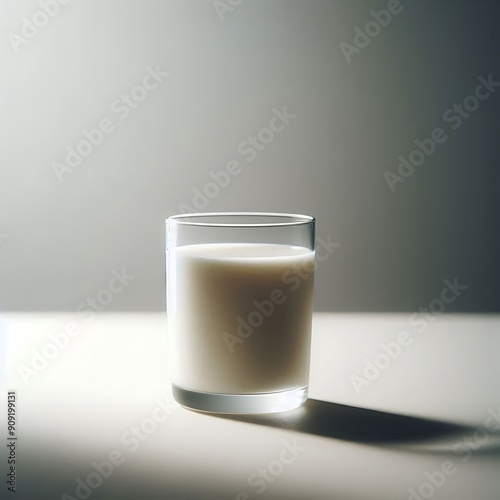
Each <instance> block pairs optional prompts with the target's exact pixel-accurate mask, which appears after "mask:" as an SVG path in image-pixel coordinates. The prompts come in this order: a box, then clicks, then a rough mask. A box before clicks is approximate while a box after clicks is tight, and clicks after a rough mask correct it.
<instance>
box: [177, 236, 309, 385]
mask: <svg viewBox="0 0 500 500" xmlns="http://www.w3.org/2000/svg"><path fill="white" fill-rule="evenodd" d="M168 258H170V259H173V261H171V262H169V270H170V272H171V273H174V274H173V275H172V274H171V275H170V276H169V282H170V285H169V290H168V309H169V311H168V312H169V351H170V353H171V355H172V358H173V359H171V360H170V366H171V378H172V382H173V383H174V384H175V385H177V386H179V387H181V388H184V389H189V390H192V391H201V392H211V393H223V394H256V393H263V392H274V391H284V390H289V389H296V388H300V387H304V386H307V385H308V377H309V358H310V336H311V317H312V305H313V304H312V301H313V281H314V251H311V250H309V249H307V248H305V247H298V246H289V245H277V244H240V243H234V244H233V243H231V244H226V243H224V244H220V243H218V244H200V245H187V246H181V247H177V248H176V249H174V250H173V254H171V255H170V256H169V257H168Z"/></svg>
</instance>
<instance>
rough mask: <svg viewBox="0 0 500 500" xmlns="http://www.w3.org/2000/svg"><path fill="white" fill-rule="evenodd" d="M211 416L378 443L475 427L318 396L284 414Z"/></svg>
mask: <svg viewBox="0 0 500 500" xmlns="http://www.w3.org/2000/svg"><path fill="white" fill-rule="evenodd" d="M211 415H212V416H215V417H218V418H226V419H231V420H238V421H241V422H247V423H252V424H257V425H266V426H270V427H277V428H280V429H287V430H293V431H297V432H304V433H308V434H313V435H317V436H323V437H328V438H333V439H341V440H345V441H355V442H362V443H377V444H397V443H411V442H420V441H428V440H435V439H441V438H444V437H451V436H457V435H462V434H463V433H464V432H471V431H473V430H474V429H473V428H471V427H467V426H463V425H460V424H454V423H448V422H440V421H437V420H431V419H424V418H420V417H411V416H406V415H397V414H394V413H387V412H382V411H378V410H370V409H366V408H358V407H355V406H347V405H342V404H338V403H332V402H329V401H320V400H317V399H308V400H307V401H306V402H305V403H304V405H302V406H301V407H300V408H297V409H295V410H291V411H288V412H284V413H269V414H263V415H236V414H231V415H228V414H215V413H214V414H211Z"/></svg>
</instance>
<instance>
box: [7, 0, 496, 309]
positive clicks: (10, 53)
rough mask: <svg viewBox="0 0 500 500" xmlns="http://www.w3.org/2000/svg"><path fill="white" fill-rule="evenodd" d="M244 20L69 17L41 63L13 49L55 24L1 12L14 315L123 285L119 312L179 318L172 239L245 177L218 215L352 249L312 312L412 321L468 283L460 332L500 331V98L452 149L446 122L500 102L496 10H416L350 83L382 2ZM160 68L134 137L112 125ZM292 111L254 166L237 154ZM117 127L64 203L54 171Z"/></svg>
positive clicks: (469, 6) (190, 9)
mask: <svg viewBox="0 0 500 500" xmlns="http://www.w3.org/2000/svg"><path fill="white" fill-rule="evenodd" d="M222 1H223V2H225V3H226V4H228V5H229V0H222ZM233 3H234V4H235V6H234V7H231V9H232V10H231V11H227V12H225V13H224V19H223V21H221V20H220V18H219V17H218V15H217V12H216V9H215V8H214V5H213V3H212V1H210V0H177V1H174V0H168V1H156V0H146V1H138V0H136V1H130V0H129V1H122V0H104V1H102V0H101V1H97V0H92V1H85V2H83V1H78V0H73V1H71V2H69V3H68V4H67V5H61V6H60V7H59V12H57V13H56V14H55V15H53V17H51V18H50V19H48V21H47V23H46V25H45V26H42V27H40V28H39V32H38V33H36V34H35V35H34V36H32V38H30V39H28V38H26V43H20V42H19V38H15V36H13V35H12V33H15V34H18V35H21V34H22V28H23V24H24V21H23V17H26V18H28V20H32V19H33V16H34V15H35V14H36V13H37V12H38V11H40V10H41V7H40V6H39V5H38V4H37V2H35V1H22V2H18V1H14V0H10V1H3V2H2V3H1V4H0V51H1V52H0V56H1V75H2V76H1V80H0V85H1V87H0V88H1V100H2V102H1V114H0V137H1V141H2V147H1V152H0V155H1V163H0V234H1V236H0V308H1V309H2V310H4V311H45V310H67V311H74V310H75V309H76V307H77V305H78V304H79V303H81V302H82V301H85V300H86V298H87V297H92V296H95V295H96V293H97V292H99V290H101V289H102V288H103V287H105V286H106V284H107V282H108V280H109V278H110V277H111V272H112V270H113V269H116V270H119V269H121V268H123V267H125V269H126V270H127V272H128V273H129V274H131V275H134V276H135V279H134V280H133V281H132V282H131V283H130V286H128V287H127V289H126V290H125V291H124V292H123V293H121V294H120V295H119V296H115V297H114V300H113V302H112V303H111V304H109V305H108V306H106V309H107V310H124V311H130V310H162V309H163V308H164V275H163V268H164V256H163V247H164V241H163V239H164V219H165V217H167V216H169V215H172V214H174V213H177V212H178V211H179V205H180V204H182V203H185V204H188V205H191V204H192V203H191V202H192V199H193V189H195V188H199V189H203V188H204V187H205V185H206V184H207V182H209V181H210V180H211V179H210V177H209V172H210V171H218V170H222V169H223V168H224V167H225V166H226V164H227V162H229V161H230V160H236V161H238V163H239V164H240V166H241V169H242V171H241V173H240V174H239V175H238V176H235V177H233V178H232V179H231V182H230V184H229V185H228V186H227V187H226V188H225V189H222V190H221V191H220V193H219V195H218V196H217V197H215V198H214V199H212V200H210V202H209V204H208V206H207V207H206V208H205V209H204V210H205V211H218V210H224V211H225V210H252V211H253V210H259V211H260V210H263V211H287V212H288V211H292V212H303V213H308V214H313V215H315V216H316V217H317V219H318V226H317V230H318V234H319V235H321V236H322V237H323V238H325V239H326V238H327V236H330V237H331V239H332V240H333V241H334V242H337V243H340V247H339V248H338V249H336V250H335V252H334V254H333V255H332V256H331V258H330V259H328V260H327V261H325V262H323V263H321V264H320V267H319V268H318V275H317V289H316V290H317V292H316V309H317V310H323V311H326V310H330V311H414V310H418V308H419V307H427V305H428V304H429V302H430V301H431V300H432V299H434V298H437V297H439V294H440V291H441V289H442V288H443V283H442V282H443V280H444V279H453V278H454V277H458V281H459V282H460V283H463V284H465V285H468V289H467V290H466V291H465V292H464V293H463V294H462V296H460V297H459V299H457V300H456V301H455V302H454V303H453V304H450V305H449V306H447V311H474V312H477V311H490V312H491V311H498V310H499V302H500V301H499V298H500V286H499V281H498V277H499V276H500V273H499V271H500V264H499V260H498V256H499V255H500V238H499V229H500V227H499V222H498V214H499V208H500V201H499V187H500V179H499V170H498V166H499V159H500V153H499V149H498V132H499V128H498V113H499V110H500V90H497V91H496V92H495V93H493V94H492V95H491V96H490V97H489V98H488V99H487V100H485V101H482V102H481V103H480V106H479V109H478V110H477V111H475V112H474V113H472V114H471V116H470V117H469V118H468V119H466V120H464V121H463V124H462V125H461V126H460V127H458V128H457V130H452V129H451V124H450V123H445V122H443V113H444V112H445V111H446V110H447V109H448V108H450V107H451V106H453V104H454V103H459V102H462V101H463V100H464V99H465V98H466V97H467V96H469V95H472V94H473V93H474V90H475V88H476V86H477V85H478V80H477V78H478V76H480V75H483V76H484V77H485V78H487V77H488V75H489V74H490V73H491V74H492V75H493V79H494V80H495V81H500V50H499V49H500V30H499V29H498V26H499V24H500V3H499V2H497V1H485V0H483V1H477V0H476V1H474V0H470V1H463V0H449V1H445V0H442V1H437V0H432V1H431V0H429V1H426V0H418V1H413V2H412V1H410V0H401V2H400V3H401V5H402V6H403V10H402V12H401V13H399V14H397V15H394V16H393V18H392V20H391V22H390V23H389V24H388V26H386V27H385V28H382V29H381V32H380V34H379V35H378V36H376V37H374V38H373V39H371V42H370V43H369V45H368V46H366V47H365V48H363V49H362V50H361V52H360V53H358V54H353V55H352V60H351V62H350V63H349V62H348V61H347V60H346V57H344V54H343V52H342V50H341V48H340V44H341V43H342V42H347V43H350V44H353V39H354V35H355V32H354V28H355V27H356V26H359V27H360V28H364V26H365V25H366V23H367V22H368V21H370V20H371V19H372V16H371V14H370V11H371V10H372V9H373V10H377V11H378V10H380V9H386V8H387V4H388V2H387V1H361V0H356V1H336V0H331V1H323V0H312V1H311V0H309V1H305V0H303V1H297V0H266V1H264V0H245V1H243V2H241V3H240V4H239V5H236V4H237V3H238V2H237V1H233ZM37 20H38V22H39V24H43V23H44V18H43V15H42V16H41V17H40V16H39V17H38V18H37ZM12 40H17V42H13V41H12ZM16 43H17V49H18V51H17V52H18V53H16V50H14V48H15V47H14V46H15V45H16ZM157 65H159V67H160V68H161V70H162V71H165V72H168V73H169V76H168V77H166V78H164V81H163V82H162V83H160V84H159V85H158V87H157V88H156V89H154V90H151V91H149V92H148V93H147V96H146V98H145V99H144V100H143V101H142V102H140V103H139V104H138V105H137V107H136V108H135V109H133V110H131V112H130V114H129V116H127V117H126V119H124V120H121V117H123V115H124V114H125V111H123V109H122V111H121V112H118V111H117V108H116V107H115V108H112V107H111V106H112V103H113V102H114V101H115V100H116V99H120V96H121V94H122V93H129V92H130V90H131V89H132V88H133V87H134V86H136V85H137V84H140V82H141V80H142V79H143V77H144V75H145V74H146V67H148V66H150V67H152V68H155V67H156V66H157ZM137 92H139V91H137ZM136 95H140V94H136ZM115 106H116V104H115ZM285 106H286V108H287V110H288V111H289V112H290V113H293V114H295V115H296V118H294V119H293V120H292V121H291V123H290V124H289V125H288V126H287V127H286V128H285V129H284V130H283V131H282V132H280V133H279V134H276V136H275V137H274V140H273V141H272V142H271V143H270V144H268V145H267V146H266V148H265V149H264V150H263V151H260V152H259V153H258V155H257V156H256V158H255V160H254V161H252V162H247V161H246V159H247V157H246V156H244V155H241V154H240V153H239V152H238V145H239V144H240V143H241V142H242V141H244V140H246V138H247V137H248V136H249V135H254V134H256V133H257V132H258V131H259V130H260V129H261V128H262V127H265V126H267V124H268V123H269V120H270V119H271V117H272V114H273V111H272V110H273V109H274V108H277V109H280V110H281V109H283V107H285ZM105 118H108V119H109V120H111V122H112V124H113V125H114V130H113V131H112V132H111V133H109V134H106V135H105V136H104V139H103V141H102V143H101V144H100V145H99V146H98V147H95V148H94V149H93V150H92V152H91V153H90V154H89V155H88V156H87V157H85V158H83V160H82V162H81V164H80V165H78V166H77V167H76V168H75V169H74V170H73V171H72V172H71V173H65V174H63V175H62V177H61V179H62V182H60V181H59V180H58V177H57V175H56V173H55V171H54V169H53V162H61V163H64V161H65V155H66V147H67V146H71V147H73V148H74V147H76V145H77V144H78V142H79V141H81V140H82V139H83V138H84V137H83V135H82V130H83V129H88V130H89V129H92V128H95V127H96V126H97V125H98V123H99V122H100V120H102V119H105ZM436 127H442V128H443V129H444V130H445V131H446V132H447V135H448V139H447V140H446V142H445V143H443V144H440V145H438V147H437V148H436V151H435V152H434V153H433V154H432V155H431V156H430V157H428V158H427V159H426V160H425V162H424V163H423V165H421V166H419V167H417V168H415V172H414V173H413V174H412V175H411V176H409V177H407V178H406V180H405V182H404V183H399V184H397V185H396V189H395V191H394V192H391V190H390V189H389V186H388V184H387V182H386V180H385V178H384V172H386V171H388V170H390V171H392V172H396V168H397V164H398V161H397V157H398V156H399V155H404V156H405V157H408V155H409V153H410V152H411V151H412V150H413V149H415V144H414V140H415V139H423V138H424V137H429V135H430V134H431V131H432V130H433V129H435V128H436Z"/></svg>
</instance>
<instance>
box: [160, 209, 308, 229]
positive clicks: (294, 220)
mask: <svg viewBox="0 0 500 500" xmlns="http://www.w3.org/2000/svg"><path fill="white" fill-rule="evenodd" d="M211 217H212V218H221V219H222V218H224V217H229V218H230V217H255V218H259V217H262V218H272V217H274V218H281V219H283V221H281V222H265V221H264V222H213V221H211V222H208V221H199V220H198V221H197V220H192V219H203V218H207V219H208V218H211ZM169 221H172V222H175V223H177V224H182V225H186V226H204V227H282V226H302V225H307V224H314V223H315V222H316V219H315V218H314V217H313V216H312V215H303V214H291V213H281V212H200V213H187V214H177V215H171V216H170V217H168V218H167V219H166V222H167V223H168V222H169Z"/></svg>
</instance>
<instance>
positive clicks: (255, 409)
mask: <svg viewBox="0 0 500 500" xmlns="http://www.w3.org/2000/svg"><path fill="white" fill-rule="evenodd" d="M308 389H309V388H308V387H307V386H306V387H300V388H298V389H291V390H288V391H279V392H266V393H262V394H218V393H214V392H197V391H191V390H188V389H183V388H182V387H179V386H177V385H175V384H172V395H173V397H174V399H175V400H176V401H177V402H178V403H179V404H180V405H182V406H184V407H186V408H189V409H192V410H198V411H206V412H211V413H239V414H241V413H243V414H251V413H253V414H255V413H277V412H282V411H288V410H293V409H294V408H298V407H299V406H300V405H302V404H303V403H304V402H305V401H306V399H307V393H308Z"/></svg>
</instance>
